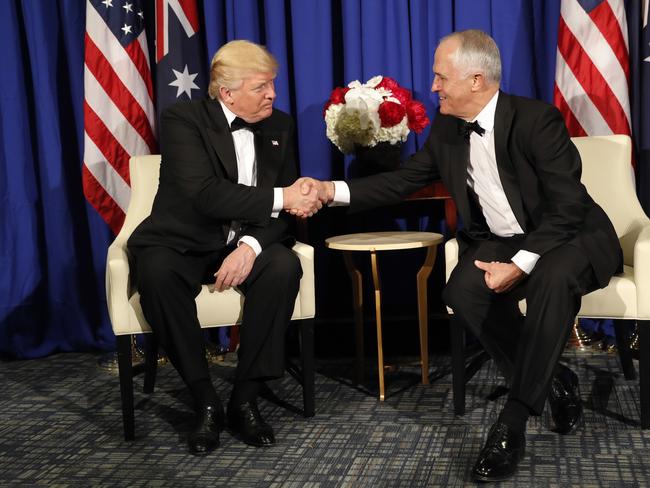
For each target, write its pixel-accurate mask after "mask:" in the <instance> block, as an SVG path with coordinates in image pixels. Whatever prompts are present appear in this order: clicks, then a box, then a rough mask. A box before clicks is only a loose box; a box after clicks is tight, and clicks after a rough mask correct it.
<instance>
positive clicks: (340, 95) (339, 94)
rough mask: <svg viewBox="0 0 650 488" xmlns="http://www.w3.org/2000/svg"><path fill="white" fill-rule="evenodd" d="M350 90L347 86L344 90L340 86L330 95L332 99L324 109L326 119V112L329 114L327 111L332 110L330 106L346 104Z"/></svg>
mask: <svg viewBox="0 0 650 488" xmlns="http://www.w3.org/2000/svg"><path fill="white" fill-rule="evenodd" d="M349 90H350V89H349V88H348V87H347V86H346V87H345V88H342V87H340V86H337V87H336V88H334V90H332V94H331V95H330V99H329V100H328V101H327V103H326V104H325V108H324V109H323V117H325V112H327V109H328V108H330V105H332V104H334V105H336V104H338V103H345V94H346V93H347V92H348V91H349Z"/></svg>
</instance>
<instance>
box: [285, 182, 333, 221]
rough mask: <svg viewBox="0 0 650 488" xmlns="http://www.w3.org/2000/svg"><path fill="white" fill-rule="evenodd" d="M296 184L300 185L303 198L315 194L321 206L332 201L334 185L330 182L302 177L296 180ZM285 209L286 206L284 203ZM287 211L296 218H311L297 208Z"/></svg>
mask: <svg viewBox="0 0 650 488" xmlns="http://www.w3.org/2000/svg"><path fill="white" fill-rule="evenodd" d="M296 183H298V184H299V185H300V192H301V193H302V195H303V196H311V195H313V194H314V192H316V196H317V198H318V200H319V201H320V203H321V204H322V205H326V204H328V203H329V202H331V201H332V200H334V183H333V182H332V181H320V180H317V179H315V178H310V177H308V176H303V177H302V178H298V179H297V180H296ZM296 183H294V185H295V184H296ZM292 186H293V185H292ZM286 207H287V204H286V202H285V208H286ZM319 208H320V207H319ZM288 211H289V213H291V214H292V215H295V216H297V217H302V218H304V217H311V215H308V214H307V213H305V212H304V211H303V210H302V209H300V208H298V207H293V208H289V209H288ZM314 213H315V212H314Z"/></svg>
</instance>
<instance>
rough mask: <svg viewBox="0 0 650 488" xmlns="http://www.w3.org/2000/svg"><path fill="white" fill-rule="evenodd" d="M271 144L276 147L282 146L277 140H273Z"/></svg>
mask: <svg viewBox="0 0 650 488" xmlns="http://www.w3.org/2000/svg"><path fill="white" fill-rule="evenodd" d="M271 144H273V145H274V146H279V145H280V144H278V141H276V140H275V139H271Z"/></svg>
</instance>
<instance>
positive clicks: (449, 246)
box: [445, 239, 458, 283]
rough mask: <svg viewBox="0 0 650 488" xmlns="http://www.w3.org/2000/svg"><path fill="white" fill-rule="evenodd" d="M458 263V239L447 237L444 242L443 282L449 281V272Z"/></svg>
mask: <svg viewBox="0 0 650 488" xmlns="http://www.w3.org/2000/svg"><path fill="white" fill-rule="evenodd" d="M457 264H458V241H457V240H456V239H449V240H448V241H447V242H445V283H446V282H447V281H449V277H450V276H451V272H452V271H453V270H454V268H455V267H456V265H457Z"/></svg>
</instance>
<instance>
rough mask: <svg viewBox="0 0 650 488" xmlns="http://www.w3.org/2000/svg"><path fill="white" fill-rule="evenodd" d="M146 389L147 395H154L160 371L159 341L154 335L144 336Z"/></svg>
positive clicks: (144, 389)
mask: <svg viewBox="0 0 650 488" xmlns="http://www.w3.org/2000/svg"><path fill="white" fill-rule="evenodd" d="M144 368H145V369H144V388H143V391H144V392H145V393H146V394H151V393H153V389H154V387H155V386H156V372H157V369H158V341H157V340H156V338H155V337H154V335H153V334H145V335H144Z"/></svg>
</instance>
